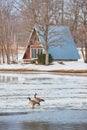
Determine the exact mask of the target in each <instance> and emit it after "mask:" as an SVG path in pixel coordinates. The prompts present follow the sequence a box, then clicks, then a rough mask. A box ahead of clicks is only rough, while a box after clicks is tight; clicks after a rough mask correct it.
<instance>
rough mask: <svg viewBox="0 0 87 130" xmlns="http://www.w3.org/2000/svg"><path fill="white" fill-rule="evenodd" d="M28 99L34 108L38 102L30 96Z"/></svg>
mask: <svg viewBox="0 0 87 130" xmlns="http://www.w3.org/2000/svg"><path fill="white" fill-rule="evenodd" d="M27 99H28V100H29V102H28V103H29V104H31V106H32V108H34V106H35V105H36V104H38V103H37V102H36V101H35V100H31V98H30V97H27Z"/></svg>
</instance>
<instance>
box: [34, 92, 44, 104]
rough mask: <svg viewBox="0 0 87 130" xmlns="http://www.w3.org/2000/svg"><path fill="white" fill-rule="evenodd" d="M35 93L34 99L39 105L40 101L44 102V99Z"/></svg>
mask: <svg viewBox="0 0 87 130" xmlns="http://www.w3.org/2000/svg"><path fill="white" fill-rule="evenodd" d="M36 95H37V93H35V94H34V98H35V101H36V102H37V103H38V104H39V105H40V102H44V99H42V98H39V97H36Z"/></svg>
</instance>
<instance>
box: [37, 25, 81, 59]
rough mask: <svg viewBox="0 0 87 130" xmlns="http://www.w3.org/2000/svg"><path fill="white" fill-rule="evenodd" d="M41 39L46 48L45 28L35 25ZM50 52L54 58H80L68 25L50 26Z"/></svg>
mask: <svg viewBox="0 0 87 130" xmlns="http://www.w3.org/2000/svg"><path fill="white" fill-rule="evenodd" d="M35 29H36V31H37V32H38V36H39V39H40V41H41V43H42V44H43V47H44V48H45V40H44V28H43V27H42V29H41V27H40V28H39V27H35ZM48 44H49V53H50V54H51V55H52V56H53V58H54V59H72V60H73V59H79V58H80V56H79V53H78V50H77V48H76V45H75V42H74V40H73V38H72V35H71V32H70V29H69V27H68V26H49V28H48Z"/></svg>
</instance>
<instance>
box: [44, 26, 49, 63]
mask: <svg viewBox="0 0 87 130" xmlns="http://www.w3.org/2000/svg"><path fill="white" fill-rule="evenodd" d="M45 42H46V43H45V44H46V59H45V64H46V65H48V64H49V53H48V25H47V26H46V30H45Z"/></svg>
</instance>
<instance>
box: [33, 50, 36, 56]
mask: <svg viewBox="0 0 87 130" xmlns="http://www.w3.org/2000/svg"><path fill="white" fill-rule="evenodd" d="M32 58H36V49H32Z"/></svg>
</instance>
